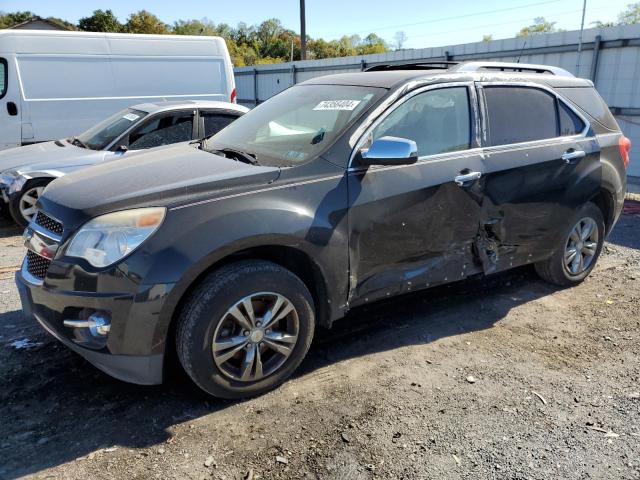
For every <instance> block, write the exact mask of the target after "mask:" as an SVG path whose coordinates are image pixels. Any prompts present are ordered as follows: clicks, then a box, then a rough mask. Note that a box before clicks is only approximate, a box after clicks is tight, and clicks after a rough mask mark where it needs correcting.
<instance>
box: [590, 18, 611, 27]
mask: <svg viewBox="0 0 640 480" xmlns="http://www.w3.org/2000/svg"><path fill="white" fill-rule="evenodd" d="M591 25H593V26H594V27H596V28H606V27H615V26H616V22H601V21H600V20H596V21H595V22H591Z"/></svg>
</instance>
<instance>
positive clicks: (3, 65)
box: [0, 58, 8, 98]
mask: <svg viewBox="0 0 640 480" xmlns="http://www.w3.org/2000/svg"><path fill="white" fill-rule="evenodd" d="M7 77H8V74H7V61H6V60H5V59H4V58H0V98H2V97H4V96H5V94H6V93H7Z"/></svg>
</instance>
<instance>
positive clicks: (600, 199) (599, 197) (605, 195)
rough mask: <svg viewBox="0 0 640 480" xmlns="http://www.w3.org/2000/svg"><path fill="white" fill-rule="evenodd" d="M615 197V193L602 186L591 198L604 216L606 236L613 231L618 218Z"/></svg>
mask: <svg viewBox="0 0 640 480" xmlns="http://www.w3.org/2000/svg"><path fill="white" fill-rule="evenodd" d="M614 198H615V196H614V194H613V193H612V192H611V191H610V190H609V189H607V188H606V187H601V188H600V190H599V191H598V193H596V194H595V195H594V196H593V197H592V198H591V202H593V203H594V204H595V205H596V206H597V207H598V208H599V209H600V211H601V212H602V216H603V218H604V227H605V236H606V235H609V233H610V232H611V229H612V228H613V225H614V223H615V219H616V214H615V205H616V203H615V200H614Z"/></svg>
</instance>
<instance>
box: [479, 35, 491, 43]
mask: <svg viewBox="0 0 640 480" xmlns="http://www.w3.org/2000/svg"><path fill="white" fill-rule="evenodd" d="M492 40H493V35H483V36H482V41H483V42H490V41H492Z"/></svg>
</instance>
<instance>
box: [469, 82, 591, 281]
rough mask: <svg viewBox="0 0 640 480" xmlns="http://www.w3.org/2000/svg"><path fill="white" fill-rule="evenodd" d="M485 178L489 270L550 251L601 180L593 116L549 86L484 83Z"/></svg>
mask: <svg viewBox="0 0 640 480" xmlns="http://www.w3.org/2000/svg"><path fill="white" fill-rule="evenodd" d="M479 96H480V99H481V104H482V107H483V108H482V110H483V124H484V129H483V144H484V154H485V156H484V165H485V170H486V178H485V181H484V195H485V199H484V202H483V213H482V220H483V223H484V225H483V228H481V230H480V237H479V239H478V252H479V254H480V257H481V259H482V262H483V265H484V270H485V272H486V273H489V272H492V271H496V270H501V269H505V268H509V267H512V266H515V265H519V264H523V263H528V262H534V261H537V260H540V259H542V258H545V257H547V256H548V255H549V254H551V253H552V252H553V250H554V249H555V248H556V247H557V246H558V244H559V242H560V241H561V237H562V236H563V235H564V233H565V229H566V228H567V222H568V218H569V217H570V216H571V215H572V214H573V212H574V211H575V209H576V208H578V207H579V206H580V205H582V204H583V203H584V202H586V201H587V200H588V199H589V198H591V197H592V196H593V195H594V194H595V193H596V192H597V191H598V188H599V185H600V175H601V173H600V162H599V159H600V147H599V145H598V143H597V140H596V139H595V137H594V135H593V133H592V132H591V130H590V128H589V125H588V122H587V121H586V119H584V118H583V117H582V116H581V115H579V114H578V112H576V111H575V110H574V109H573V108H571V107H569V106H568V105H567V104H566V103H565V102H564V101H562V99H560V98H558V96H557V94H556V93H555V92H553V90H551V89H547V88H545V87H542V86H540V85H536V84H511V83H510V84H493V83H492V84H481V85H480V86H479Z"/></svg>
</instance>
